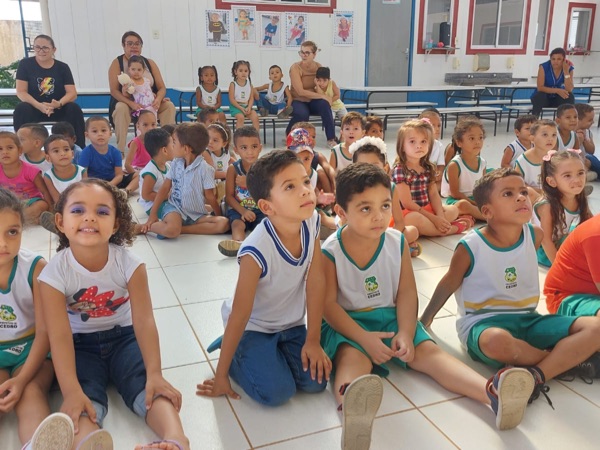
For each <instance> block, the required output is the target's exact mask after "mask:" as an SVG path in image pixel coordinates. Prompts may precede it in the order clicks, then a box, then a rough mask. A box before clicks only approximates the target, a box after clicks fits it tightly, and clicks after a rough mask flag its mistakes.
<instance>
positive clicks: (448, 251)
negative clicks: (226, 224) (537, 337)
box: [0, 125, 600, 450]
mask: <svg viewBox="0 0 600 450" xmlns="http://www.w3.org/2000/svg"><path fill="white" fill-rule="evenodd" d="M499 128H502V126H501V125H500V126H499ZM396 129H397V126H394V128H393V129H390V130H389V131H388V133H387V135H388V139H387V143H388V145H389V147H390V152H389V153H390V155H392V154H393V152H394V148H395V142H394V139H395V131H396ZM594 132H595V136H596V141H597V142H600V132H599V130H598V129H594ZM281 133H282V132H281V131H280V132H279V134H281ZM488 133H489V135H490V136H489V137H488V139H487V140H486V143H485V148H484V151H483V156H484V158H485V159H486V160H487V161H488V166H492V167H498V165H499V161H500V157H501V152H502V150H503V149H504V147H505V146H506V144H507V143H508V142H510V141H511V140H512V139H513V137H512V135H509V134H506V133H504V132H502V131H500V132H499V135H498V136H496V137H493V136H491V134H492V130H491V127H490V126H489V125H488ZM448 134H449V133H447V134H446V136H448ZM281 138H283V136H278V139H281ZM447 140H448V139H446V141H447ZM322 144H324V142H323V143H322ZM392 160H393V157H392ZM593 184H594V186H595V188H596V191H595V192H594V193H593V194H592V196H591V202H590V203H591V208H592V210H593V212H600V183H593ZM132 206H133V208H134V212H135V213H136V215H137V216H138V219H139V220H141V221H144V220H145V215H144V214H143V212H142V211H141V208H139V206H138V205H137V203H135V200H132ZM220 239H221V237H199V236H182V237H180V238H178V239H175V240H170V241H159V240H157V239H156V238H155V237H153V236H147V237H146V236H142V237H139V238H138V239H137V240H136V242H135V244H134V245H133V251H134V252H137V253H138V254H139V255H140V256H141V257H143V258H144V260H145V261H146V265H147V268H148V272H149V275H150V276H149V280H150V290H151V292H152V297H153V302H154V309H155V317H156V322H157V325H158V329H159V333H160V341H161V355H162V363H163V368H164V375H165V377H166V378H167V379H168V380H169V381H170V382H171V383H173V384H174V385H175V387H177V388H178V389H179V390H181V392H182V393H183V400H184V402H183V410H182V412H181V417H182V420H183V424H184V427H185V430H186V432H187V434H188V436H189V438H190V441H191V443H192V446H193V448H195V449H248V448H272V449H280V450H284V449H285V450H292V449H306V448H315V449H334V448H339V442H340V436H341V428H340V416H339V414H338V413H337V411H336V405H335V402H334V397H333V393H332V391H331V388H329V389H328V390H327V391H326V392H325V393H323V394H320V395H304V394H298V395H297V396H296V397H294V398H293V399H292V400H291V401H290V402H289V403H287V404H286V405H284V406H281V407H278V408H267V407H263V406H260V405H258V404H256V403H255V402H253V401H252V400H250V399H249V398H248V397H247V396H245V395H244V393H243V391H241V390H240V389H239V387H238V386H236V388H237V389H238V392H239V393H240V394H241V395H242V399H241V400H237V401H235V400H227V399H224V398H220V399H217V400H211V399H206V398H200V397H196V395H195V386H196V383H198V382H201V381H202V380H204V379H206V378H209V377H211V376H212V375H213V372H214V369H215V368H216V363H217V359H218V357H219V353H218V352H215V353H213V354H210V355H209V354H207V353H206V350H205V349H206V347H207V346H208V344H210V343H211V342H212V340H213V339H214V338H216V337H217V336H219V335H220V334H221V333H222V330H223V328H222V323H221V316H220V307H221V303H222V299H224V298H226V297H228V296H230V295H231V294H232V293H233V290H234V287H235V283H236V280H237V264H236V262H235V260H233V259H227V258H225V257H223V256H221V254H220V253H219V252H218V251H217V248H216V245H217V242H218V241H219V240H220ZM458 239H459V237H458V236H451V237H446V238H437V239H422V240H421V242H422V244H423V254H422V255H421V256H420V257H419V258H417V259H415V260H413V264H414V268H415V275H416V280H417V287H418V290H419V293H420V295H419V304H420V308H419V309H420V311H422V309H423V308H424V306H425V305H426V303H427V301H428V299H429V296H431V295H432V292H433V290H434V288H435V286H436V283H437V281H438V280H439V279H440V278H441V277H442V276H443V275H444V273H445V271H446V269H447V266H448V264H449V262H450V257H451V255H452V250H453V248H454V246H455V245H456V242H457V241H458ZM23 245H24V246H25V247H28V248H30V249H32V250H35V251H38V252H39V253H40V254H42V255H43V256H44V257H45V258H50V257H51V256H52V253H54V248H55V247H56V241H55V239H53V238H51V237H50V235H49V233H47V232H46V231H44V230H43V229H41V228H39V227H33V228H30V229H28V230H27V231H26V233H25V237H24V241H23ZM544 276H545V272H544V271H542V270H540V280H541V281H542V282H543V278H544ZM539 309H540V311H543V312H545V308H544V306H543V303H541V304H540V308H539ZM455 313H456V305H455V303H454V302H453V301H452V300H450V301H449V302H448V303H447V305H446V306H445V308H443V309H442V310H441V311H440V313H439V314H438V316H437V318H436V320H435V322H434V324H433V327H432V333H433V335H434V337H435V339H436V340H437V342H438V343H439V344H440V345H441V346H442V347H443V348H444V349H445V350H447V351H449V352H451V353H452V354H454V355H455V356H457V357H458V358H460V359H461V360H463V361H465V362H467V363H468V364H469V365H470V366H471V367H473V368H474V369H475V370H477V371H478V372H480V373H481V374H483V375H484V376H486V377H487V376H489V374H491V372H492V371H491V370H490V369H488V368H486V367H484V366H483V365H481V364H479V363H476V362H473V361H472V360H471V359H470V358H469V357H468V356H467V355H466V353H465V352H464V350H463V349H462V348H461V346H460V344H459V342H458V339H457V337H456V332H455V327H454V317H453V315H454V314H455ZM384 386H385V395H384V401H383V404H382V406H381V408H380V410H379V414H378V417H377V419H376V420H375V426H374V432H373V445H372V448H373V449H398V448H404V449H417V448H419V449H421V448H424V449H425V448H426V449H433V448H435V449H446V448H448V449H451V448H464V449H470V448H472V449H480V448H494V449H495V448H518V449H537V448H542V447H543V448H546V449H558V448H565V447H567V446H569V447H571V448H581V449H584V448H596V447H597V441H598V436H599V434H598V423H599V421H600V382H598V383H595V384H593V385H591V386H590V385H586V384H585V383H583V382H581V381H574V382H572V383H563V382H556V381H552V382H551V383H550V387H551V390H550V395H551V396H552V400H553V402H554V406H555V408H556V410H555V411H553V410H552V409H551V408H550V406H548V405H547V404H546V402H545V401H544V400H539V401H537V402H535V403H534V404H533V405H531V406H530V407H529V408H528V409H527V415H526V416H525V419H524V420H523V422H522V424H521V426H520V427H519V428H517V429H515V430H512V431H505V432H502V433H500V432H498V431H497V430H496V428H495V425H494V417H493V414H492V413H491V412H490V411H488V410H487V408H485V407H483V406H481V405H479V404H477V403H475V402H473V401H471V400H469V399H465V398H461V397H459V396H457V395H455V394H452V393H450V392H447V391H445V390H444V389H442V388H441V387H439V386H438V385H437V384H435V383H434V382H432V381H431V380H430V379H428V378H427V377H426V376H424V375H421V374H416V373H413V372H406V371H402V370H400V369H398V368H396V367H393V366H392V372H391V374H390V376H389V378H388V379H387V380H386V381H385V384H384ZM51 400H52V402H51V403H52V406H53V408H58V407H59V406H60V394H59V393H58V392H53V393H52V394H51ZM105 426H106V428H107V429H108V430H110V431H111V433H112V434H113V437H114V440H115V448H117V449H131V448H133V446H134V444H135V443H138V442H148V441H150V440H152V439H153V438H154V437H155V436H153V433H152V432H151V431H150V430H149V429H148V428H147V427H146V426H145V425H144V424H143V421H142V420H140V419H139V418H137V417H136V416H135V415H134V414H133V413H131V412H130V411H129V410H127V408H126V407H125V405H124V404H123V402H122V400H121V399H120V398H119V396H118V394H117V393H116V391H115V390H114V389H111V391H110V412H109V414H108V417H107V419H106V421H105ZM0 436H1V439H2V444H1V445H0V447H1V448H3V449H17V448H20V447H19V442H18V437H17V433H16V419H15V416H14V414H9V415H8V416H7V417H4V418H3V419H2V420H1V421H0Z"/></svg>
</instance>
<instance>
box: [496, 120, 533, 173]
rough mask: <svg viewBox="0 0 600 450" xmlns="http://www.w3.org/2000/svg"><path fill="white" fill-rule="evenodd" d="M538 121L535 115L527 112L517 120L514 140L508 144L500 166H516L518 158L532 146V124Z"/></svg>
mask: <svg viewBox="0 0 600 450" xmlns="http://www.w3.org/2000/svg"><path fill="white" fill-rule="evenodd" d="M536 121H537V118H536V117H535V116H534V115H531V114H526V115H524V116H521V117H518V118H517V120H515V124H514V126H515V136H516V137H517V138H516V139H515V140H514V141H512V142H511V143H510V144H508V145H507V146H506V148H505V149H504V153H503V154H502V161H501V162H500V167H511V168H512V167H514V166H515V162H516V161H517V158H518V157H519V156H521V155H522V154H523V153H525V152H526V151H527V150H529V149H530V148H531V125H533V124H534V123H535V122H536Z"/></svg>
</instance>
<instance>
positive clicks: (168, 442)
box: [136, 439, 183, 450]
mask: <svg viewBox="0 0 600 450" xmlns="http://www.w3.org/2000/svg"><path fill="white" fill-rule="evenodd" d="M158 444H173V445H175V446H176V447H177V449H178V450H183V446H182V445H181V444H180V443H179V442H177V441H174V440H173V439H163V440H161V441H154V442H150V443H149V444H146V445H142V446H141V447H136V448H139V449H141V450H143V449H146V448H162V447H149V446H150V445H158Z"/></svg>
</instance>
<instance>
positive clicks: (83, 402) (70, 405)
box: [60, 389, 96, 434]
mask: <svg viewBox="0 0 600 450" xmlns="http://www.w3.org/2000/svg"><path fill="white" fill-rule="evenodd" d="M60 412H63V413H65V414H66V415H67V416H69V417H70V418H71V420H72V421H73V425H74V426H75V434H77V433H79V417H80V416H81V414H83V413H85V414H87V416H88V417H89V418H90V420H91V421H92V422H94V423H96V410H95V409H94V406H93V405H92V402H91V401H90V399H89V398H88V397H87V395H85V394H84V393H83V391H82V390H81V389H79V391H78V392H75V393H71V394H67V395H65V396H64V400H63V404H62V406H61V408H60Z"/></svg>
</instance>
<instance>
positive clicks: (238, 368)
mask: <svg viewBox="0 0 600 450" xmlns="http://www.w3.org/2000/svg"><path fill="white" fill-rule="evenodd" d="M305 341H306V327H305V326H304V325H300V326H297V327H294V328H290V329H288V330H284V331H279V332H278V333H272V334H269V333H260V332H258V331H245V332H244V334H243V336H242V339H241V340H240V343H239V345H238V348H237V350H236V352H235V355H234V356H233V360H232V361H231V367H230V369H229V375H230V376H231V378H233V380H234V381H235V382H236V383H237V384H239V385H240V386H241V387H242V389H243V390H244V392H245V393H246V394H248V396H249V397H251V398H252V399H254V400H256V401H257V402H259V403H261V404H263V405H268V406H278V405H281V404H283V403H285V402H286V401H288V400H289V399H290V398H291V397H292V396H293V395H294V394H295V393H296V391H297V390H300V391H304V392H310V393H315V392H321V391H323V390H324V389H325V387H326V386H327V381H326V380H325V378H323V381H322V382H321V383H319V382H318V381H317V380H312V379H311V377H310V369H309V370H308V371H306V372H304V370H303V369H302V359H301V357H300V354H301V351H302V347H303V346H304V343H305Z"/></svg>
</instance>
